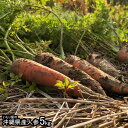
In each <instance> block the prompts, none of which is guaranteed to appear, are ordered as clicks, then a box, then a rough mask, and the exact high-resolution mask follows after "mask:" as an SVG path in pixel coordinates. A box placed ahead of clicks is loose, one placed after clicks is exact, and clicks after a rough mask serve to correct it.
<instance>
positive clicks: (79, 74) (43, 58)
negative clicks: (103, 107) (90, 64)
mask: <svg viewBox="0 0 128 128" xmlns="http://www.w3.org/2000/svg"><path fill="white" fill-rule="evenodd" d="M35 61H36V62H38V63H41V64H43V65H45V66H48V67H49V68H52V69H54V70H56V71H58V72H60V73H63V74H64V75H66V76H68V77H69V78H71V79H73V80H77V81H80V83H81V84H82V85H85V86H86V87H88V88H91V90H93V91H95V92H97V93H100V94H103V95H106V94H105V92H104V90H103V88H102V87H101V85H100V83H99V82H97V81H96V80H94V79H93V78H91V77H90V76H89V75H88V74H87V73H85V72H83V71H81V70H79V69H78V68H75V67H73V66H72V65H70V64H68V63H67V62H65V61H63V60H61V59H59V58H58V57H55V56H54V55H53V54H51V53H41V54H38V55H37V56H36V57H35Z"/></svg>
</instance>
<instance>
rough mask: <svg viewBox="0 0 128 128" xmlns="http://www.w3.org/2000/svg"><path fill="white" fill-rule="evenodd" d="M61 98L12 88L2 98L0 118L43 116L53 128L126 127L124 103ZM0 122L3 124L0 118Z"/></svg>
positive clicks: (126, 106)
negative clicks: (5, 115)
mask: <svg viewBox="0 0 128 128" xmlns="http://www.w3.org/2000/svg"><path fill="white" fill-rule="evenodd" d="M50 95H51V96H52V97H51V96H50ZM59 95H60V96H59ZM62 96H63V95H62V94H58V92H54V93H52V94H47V93H44V92H43V91H38V92H36V93H35V92H31V93H29V94H28V93H27V92H25V91H23V90H21V89H18V88H13V89H10V90H9V96H8V98H6V99H4V100H2V99H1V104H0V115H3V114H7V115H8V114H13V115H14V114H16V115H19V116H20V117H22V118H31V119H33V118H39V116H45V117H46V120H49V121H52V126H51V127H52V128H127V127H128V103H127V102H119V101H116V100H114V99H110V98H109V100H97V99H91V100H89V99H72V98H69V97H68V98H61V97H62ZM58 97H60V98H58ZM0 122H2V118H1V117H0ZM121 126H122V127H121ZM29 127H32V126H29ZM33 127H34V126H33ZM37 127H39V128H40V127H42V126H37ZM42 128H43V127H42Z"/></svg>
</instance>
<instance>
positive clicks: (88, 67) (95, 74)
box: [65, 55, 128, 94]
mask: <svg viewBox="0 0 128 128" xmlns="http://www.w3.org/2000/svg"><path fill="white" fill-rule="evenodd" d="M65 61H66V62H68V63H69V64H72V65H73V66H74V67H77V68H79V69H81V70H83V71H84V72H86V73H87V74H89V75H90V76H91V77H92V78H93V79H95V80H97V81H98V82H99V83H101V85H102V87H103V88H104V89H106V90H108V91H110V92H111V91H112V92H115V93H119V94H128V85H126V84H125V83H122V82H120V81H119V80H117V79H115V78H114V77H112V76H110V75H108V74H106V73H105V72H103V71H101V70H100V69H98V68H96V67H95V66H93V65H92V64H90V63H89V62H87V61H86V60H82V59H80V58H79V57H76V56H73V55H70V56H68V57H67V58H66V59H65Z"/></svg>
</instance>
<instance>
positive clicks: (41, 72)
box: [11, 59, 104, 99]
mask: <svg viewBox="0 0 128 128" xmlns="http://www.w3.org/2000/svg"><path fill="white" fill-rule="evenodd" d="M11 71H12V72H13V73H15V74H19V73H22V74H23V75H22V79H23V80H27V81H31V82H35V83H37V84H39V85H40V86H49V87H53V88H56V86H55V84H56V82H57V80H61V81H63V80H64V79H65V78H67V79H68V80H71V79H70V78H69V77H67V76H65V75H63V74H62V73H59V72H57V71H55V70H53V69H50V68H48V67H46V66H43V65H41V64H39V63H36V62H35V61H32V60H28V59H17V60H15V61H14V62H13V64H12V66H11ZM66 92H67V94H68V95H70V96H75V97H81V96H84V97H86V98H88V97H89V98H99V97H100V95H99V94H97V93H95V92H93V91H92V90H90V89H89V88H86V87H84V86H83V85H81V84H79V83H78V84H77V85H76V86H75V87H74V88H73V89H71V88H68V89H67V90H66ZM101 99H104V98H103V96H101Z"/></svg>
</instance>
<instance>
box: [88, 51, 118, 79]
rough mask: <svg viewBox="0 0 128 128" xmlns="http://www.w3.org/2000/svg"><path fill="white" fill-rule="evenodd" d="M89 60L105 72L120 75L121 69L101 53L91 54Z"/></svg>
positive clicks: (116, 76) (115, 75)
mask: <svg viewBox="0 0 128 128" xmlns="http://www.w3.org/2000/svg"><path fill="white" fill-rule="evenodd" d="M87 61H88V62H89V63H91V64H92V65H94V66H96V67H97V68H99V69H101V70H102V71H104V72H105V73H108V74H109V75H111V76H114V77H115V78H119V76H120V71H119V70H117V69H116V67H115V66H114V65H113V64H112V63H111V62H109V61H108V60H107V59H106V58H105V57H104V56H103V55H101V54H99V53H93V54H91V55H89V57H88V59H87Z"/></svg>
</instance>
